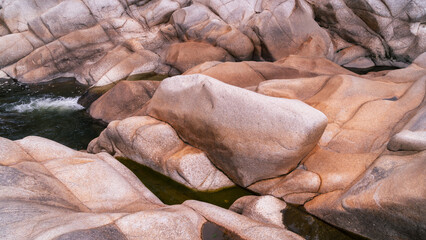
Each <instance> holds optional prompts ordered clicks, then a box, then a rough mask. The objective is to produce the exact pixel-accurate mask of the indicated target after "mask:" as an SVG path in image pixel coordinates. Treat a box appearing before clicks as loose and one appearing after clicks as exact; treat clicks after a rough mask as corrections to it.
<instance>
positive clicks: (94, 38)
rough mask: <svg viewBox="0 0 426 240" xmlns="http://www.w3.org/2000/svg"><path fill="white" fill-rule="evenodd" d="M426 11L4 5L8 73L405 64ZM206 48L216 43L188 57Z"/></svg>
mask: <svg viewBox="0 0 426 240" xmlns="http://www.w3.org/2000/svg"><path fill="white" fill-rule="evenodd" d="M425 9H426V6H425V2H424V1H422V0H415V1H412V0H402V1H391V0H386V1H376V0H374V1H367V0H362V1H355V2H354V1H349V0H336V1H334V0H333V1H331V0H321V1H311V0H263V1H258V0H248V1H241V0H231V1H223V0H209V1H207V0H194V1H189V0H153V1H146V0H143V1H124V0H108V1H94V0H47V1H42V2H40V1H37V0H3V1H1V2H0V42H1V43H2V44H1V45H0V72H1V74H0V75H4V76H8V77H11V78H15V79H18V80H19V81H21V82H26V83H39V82H45V81H49V80H52V79H54V78H58V77H76V78H77V79H78V81H80V82H81V83H83V84H88V85H95V84H96V85H98V86H102V85H106V84H109V83H111V82H115V81H117V80H120V79H125V78H126V77H127V76H129V75H134V74H140V73H146V72H157V73H161V74H169V75H174V74H177V73H179V72H184V71H185V70H186V69H188V68H189V67H191V66H194V65H196V64H197V63H199V62H200V60H197V59H200V56H209V57H208V58H206V59H204V61H207V60H217V61H233V60H238V61H241V60H256V61H257V60H267V61H276V60H279V59H281V58H284V57H287V56H289V55H291V54H298V55H301V56H316V57H318V56H321V57H326V58H327V59H329V60H332V61H334V62H336V63H337V64H339V65H345V66H348V67H354V68H368V67H372V66H375V65H396V66H406V65H407V63H409V62H411V61H412V60H414V59H415V58H416V57H417V56H418V55H419V54H420V53H422V52H424V51H425V50H426V42H425V41H426V40H425V39H426V38H425V34H426V27H425V24H424V21H425V17H426V13H425V12H426V10H425ZM179 43H185V44H186V45H182V46H180V45H176V44H179ZM202 45H209V47H205V48H203V49H202V50H200V51H197V52H198V54H193V53H185V51H191V50H192V51H195V50H197V49H200V46H202ZM178 49H179V50H182V53H181V54H182V55H180V54H176V51H177V50H178ZM182 57H185V60H180V59H181V58H182Z"/></svg>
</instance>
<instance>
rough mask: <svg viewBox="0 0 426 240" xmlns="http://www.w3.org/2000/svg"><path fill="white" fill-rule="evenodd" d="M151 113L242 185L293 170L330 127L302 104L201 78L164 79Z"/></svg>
mask: <svg viewBox="0 0 426 240" xmlns="http://www.w3.org/2000/svg"><path fill="white" fill-rule="evenodd" d="M147 113H148V114H149V115H150V116H152V117H154V118H157V119H160V120H162V121H165V122H167V123H169V124H170V125H171V126H172V127H173V128H174V129H176V131H177V132H178V133H179V136H181V137H182V139H183V140H184V141H185V142H188V143H189V144H191V145H193V146H196V147H197V148H200V149H201V150H203V151H205V152H206V153H207V156H209V158H210V159H211V161H212V162H213V163H214V164H215V165H216V166H217V167H218V168H220V169H221V170H222V171H223V172H224V173H226V174H227V175H228V176H229V177H230V178H231V179H232V180H233V181H234V182H236V183H238V184H240V185H242V186H247V185H250V184H252V183H253V182H256V181H258V180H262V179H265V178H271V177H275V176H279V175H282V174H286V173H288V172H290V171H291V170H293V169H294V168H295V167H296V166H297V165H298V163H299V162H300V161H301V160H302V159H303V158H304V157H305V156H306V155H307V154H308V153H309V152H310V151H311V150H312V149H313V148H314V147H315V145H316V144H317V142H318V140H319V138H320V137H321V135H322V133H323V131H324V128H325V126H326V124H327V118H326V117H325V115H324V114H322V113H321V112H319V111H317V110H316V109H314V108H312V107H310V106H308V105H307V104H305V103H303V102H301V101H298V100H291V99H280V98H272V97H268V96H264V95H261V94H257V93H254V92H251V91H249V90H245V89H242V88H238V87H234V86H231V85H228V84H225V83H223V82H220V81H218V80H216V79H213V78H211V77H208V76H205V75H197V74H195V75H186V76H176V77H171V78H168V79H166V80H164V81H163V82H162V83H161V85H160V87H159V88H158V89H157V91H156V93H155V94H154V97H153V98H152V99H151V101H150V103H149V105H148V108H147ZM259 166H262V171H259Z"/></svg>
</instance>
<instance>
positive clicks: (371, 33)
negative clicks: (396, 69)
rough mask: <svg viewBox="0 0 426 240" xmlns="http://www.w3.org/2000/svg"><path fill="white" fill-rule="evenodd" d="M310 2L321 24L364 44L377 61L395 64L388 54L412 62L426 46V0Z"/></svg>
mask: <svg viewBox="0 0 426 240" xmlns="http://www.w3.org/2000/svg"><path fill="white" fill-rule="evenodd" d="M308 2H309V3H310V4H311V5H312V7H313V12H314V14H315V19H316V20H317V21H318V22H319V24H320V25H321V26H323V27H325V28H327V29H328V31H330V32H331V33H332V34H334V33H335V34H337V35H339V36H342V37H343V38H344V39H345V40H346V41H348V42H351V43H355V44H356V45H360V46H362V47H364V48H365V49H367V50H368V52H369V54H370V55H372V56H373V61H375V62H376V63H378V64H395V63H392V62H390V61H389V60H388V59H389V58H390V59H396V60H399V61H401V62H410V61H413V60H414V59H415V58H416V57H417V56H418V55H419V54H421V53H423V52H425V50H426V40H425V39H426V38H425V34H426V30H425V27H424V25H423V24H422V23H423V22H424V20H425V19H426V11H425V9H426V3H425V1H422V0H414V1H411V0H401V1H369V0H361V1H350V0H337V1H335V0H332V1H331V0H321V1H312V0H308ZM352 46H353V45H352ZM352 46H349V47H352ZM344 49H345V48H340V50H344Z"/></svg>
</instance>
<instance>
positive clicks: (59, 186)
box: [0, 137, 206, 240]
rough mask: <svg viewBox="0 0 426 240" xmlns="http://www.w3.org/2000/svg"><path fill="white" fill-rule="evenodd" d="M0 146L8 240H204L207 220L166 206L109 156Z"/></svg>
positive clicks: (34, 140)
mask: <svg viewBox="0 0 426 240" xmlns="http://www.w3.org/2000/svg"><path fill="white" fill-rule="evenodd" d="M0 142H1V143H2V144H1V145H0V154H1V156H2V157H1V158H0V189H1V191H0V205H1V206H2V207H1V208H0V219H1V221H0V222H1V224H0V230H1V231H0V238H1V239H7V240H9V239H10V240H12V239H63V240H65V239H141V238H143V239H201V229H202V226H203V224H204V223H205V222H206V220H205V219H204V217H202V215H200V214H198V213H197V212H195V211H194V210H192V209H191V208H189V207H186V206H183V205H175V206H165V205H164V204H163V203H162V202H161V201H160V200H159V199H158V198H157V197H156V196H155V195H153V194H152V193H151V192H150V191H149V190H148V189H147V188H146V187H145V186H144V185H143V184H142V183H141V182H140V181H139V179H138V178H137V177H136V176H135V175H134V174H133V173H132V172H131V171H130V170H128V169H127V168H126V167H124V166H123V165H122V164H121V163H120V162H118V161H117V160H116V159H114V158H113V157H111V156H110V155H108V154H106V153H100V154H96V155H93V154H88V153H83V152H78V151H74V150H72V149H69V148H67V147H65V146H63V145H60V144H58V143H55V142H53V141H51V140H47V139H44V138H40V137H27V138H24V139H22V140H19V141H15V142H13V141H9V140H7V139H4V138H0ZM13 158H16V160H10V159H13Z"/></svg>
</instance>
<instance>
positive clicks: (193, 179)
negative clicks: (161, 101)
mask: <svg viewBox="0 0 426 240" xmlns="http://www.w3.org/2000/svg"><path fill="white" fill-rule="evenodd" d="M88 151H89V152H93V153H98V152H100V151H107V152H108V153H110V154H113V155H116V156H122V157H126V158H130V159H132V160H134V161H136V162H138V163H140V164H143V165H145V166H148V167H150V168H151V169H153V170H155V171H157V172H160V173H162V174H164V175H166V176H169V177H170V178H172V179H173V180H175V181H177V182H179V183H182V184H184V185H186V186H188V187H190V188H192V189H196V190H199V191H214V190H218V189H222V188H226V187H231V186H234V184H233V183H232V181H231V180H229V178H228V177H226V176H225V175H224V174H223V173H222V172H221V171H219V170H218V169H217V168H216V167H215V166H214V165H213V164H212V163H211V162H210V160H209V158H208V157H207V156H206V154H205V153H204V152H203V151H201V150H199V149H197V148H194V147H191V146H189V145H187V144H185V143H184V142H182V140H181V139H180V138H179V137H178V135H177V133H176V132H175V130H174V129H173V128H172V127H171V126H170V125H168V124H167V123H164V122H161V121H158V120H156V119H154V118H151V117H131V118H126V119H124V120H122V121H113V122H111V123H110V124H109V125H108V127H107V129H106V130H104V131H103V132H102V133H101V135H100V136H99V138H96V139H94V140H93V141H92V142H91V143H90V144H89V147H88Z"/></svg>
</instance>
